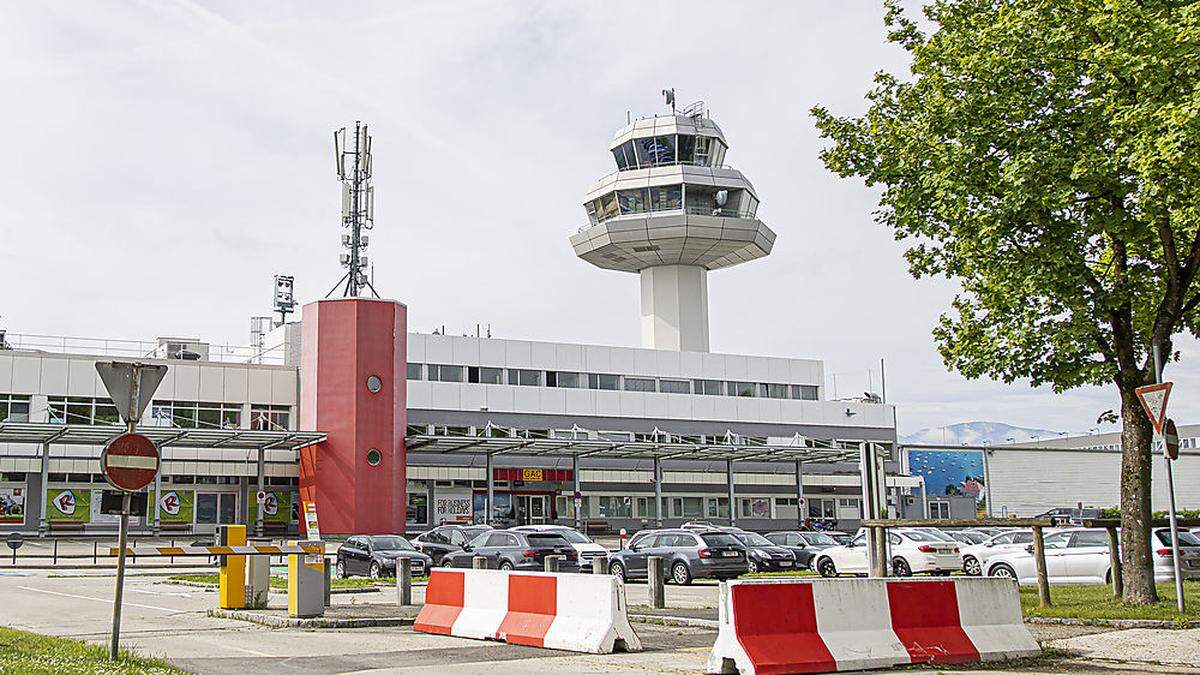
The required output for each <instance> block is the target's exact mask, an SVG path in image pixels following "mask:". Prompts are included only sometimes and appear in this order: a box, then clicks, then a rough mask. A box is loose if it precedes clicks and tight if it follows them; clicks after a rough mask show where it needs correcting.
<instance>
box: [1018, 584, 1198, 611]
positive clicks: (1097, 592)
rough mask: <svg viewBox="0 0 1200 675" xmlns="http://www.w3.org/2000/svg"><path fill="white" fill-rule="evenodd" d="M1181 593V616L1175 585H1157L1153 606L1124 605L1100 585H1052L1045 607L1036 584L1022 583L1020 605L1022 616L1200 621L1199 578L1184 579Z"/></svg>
mask: <svg viewBox="0 0 1200 675" xmlns="http://www.w3.org/2000/svg"><path fill="white" fill-rule="evenodd" d="M1183 592H1184V601H1185V605H1186V606H1187V613H1186V614H1182V615H1181V614H1180V613H1179V612H1178V611H1177V610H1176V609H1175V584H1158V597H1159V598H1160V600H1159V601H1158V602H1157V603H1155V604H1153V605H1126V604H1125V603H1123V602H1121V601H1120V600H1118V599H1116V598H1114V597H1113V596H1112V588H1111V587H1110V586H1107V585H1102V584H1086V585H1082V584H1081V585H1063V586H1051V587H1050V602H1051V603H1052V604H1051V606H1050V607H1046V608H1042V607H1039V606H1038V592H1037V586H1032V585H1030V586H1021V608H1022V609H1024V610H1025V616H1045V617H1060V618H1076V619H1155V620H1159V621H1200V581H1185V582H1184V583H1183Z"/></svg>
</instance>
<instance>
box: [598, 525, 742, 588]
mask: <svg viewBox="0 0 1200 675" xmlns="http://www.w3.org/2000/svg"><path fill="white" fill-rule="evenodd" d="M650 556H658V557H660V558H662V559H663V577H665V578H666V579H670V580H672V581H674V582H675V583H677V584H680V585H686V584H690V583H692V580H693V579H733V578H735V577H737V576H738V575H741V574H745V573H746V571H747V569H748V568H747V566H746V547H745V546H744V545H742V543H741V542H740V541H738V539H737V537H735V536H733V535H732V534H729V533H728V532H721V531H720V530H696V529H690V528H689V529H686V530H685V529H683V528H679V529H673V530H643V531H642V532H638V534H637V536H636V537H634V538H633V539H632V540H631V541H630V542H629V547H628V548H625V549H622V550H620V551H616V552H614V553H613V554H612V555H610V556H609V559H608V573H609V574H611V575H613V576H615V577H620V578H622V579H625V580H629V579H645V578H646V577H647V576H648V575H649V567H650V565H649V560H650Z"/></svg>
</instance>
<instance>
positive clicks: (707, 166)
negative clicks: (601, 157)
mask: <svg viewBox="0 0 1200 675" xmlns="http://www.w3.org/2000/svg"><path fill="white" fill-rule="evenodd" d="M664 166H695V167H700V168H701V169H722V170H725V171H737V170H738V169H737V167H735V166H734V165H732V164H701V163H700V162H696V161H691V162H687V161H681V160H672V161H669V162H653V163H651V164H647V165H646V166H627V167H625V168H621V167H620V166H618V167H617V173H621V172H623V171H641V170H643V169H658V168H661V167H664Z"/></svg>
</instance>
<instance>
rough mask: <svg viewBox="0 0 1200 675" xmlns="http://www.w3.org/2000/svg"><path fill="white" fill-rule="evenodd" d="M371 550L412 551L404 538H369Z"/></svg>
mask: <svg viewBox="0 0 1200 675" xmlns="http://www.w3.org/2000/svg"><path fill="white" fill-rule="evenodd" d="M371 548H372V549H374V550H376V551H412V550H414V549H413V545H412V544H410V543H408V540H407V539H405V538H404V537H371Z"/></svg>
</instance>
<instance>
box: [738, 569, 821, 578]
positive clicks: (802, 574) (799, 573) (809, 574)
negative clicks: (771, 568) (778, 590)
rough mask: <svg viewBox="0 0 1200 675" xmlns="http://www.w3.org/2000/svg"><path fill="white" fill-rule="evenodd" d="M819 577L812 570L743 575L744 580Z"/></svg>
mask: <svg viewBox="0 0 1200 675" xmlns="http://www.w3.org/2000/svg"><path fill="white" fill-rule="evenodd" d="M812 576H817V573H816V572H813V571H812V570H791V571H788V572H752V573H750V574H743V575H742V576H741V577H740V578H742V579H771V578H773V577H812Z"/></svg>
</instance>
